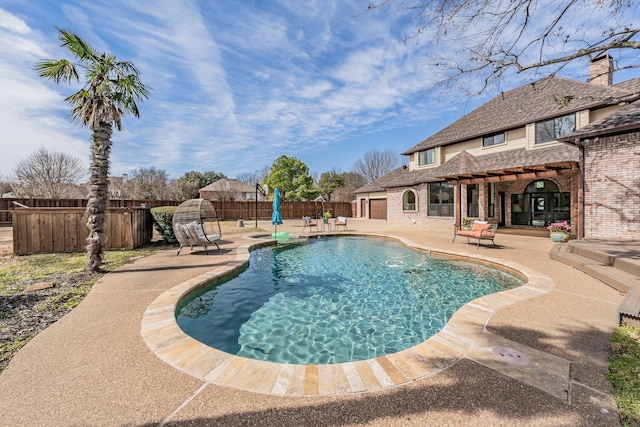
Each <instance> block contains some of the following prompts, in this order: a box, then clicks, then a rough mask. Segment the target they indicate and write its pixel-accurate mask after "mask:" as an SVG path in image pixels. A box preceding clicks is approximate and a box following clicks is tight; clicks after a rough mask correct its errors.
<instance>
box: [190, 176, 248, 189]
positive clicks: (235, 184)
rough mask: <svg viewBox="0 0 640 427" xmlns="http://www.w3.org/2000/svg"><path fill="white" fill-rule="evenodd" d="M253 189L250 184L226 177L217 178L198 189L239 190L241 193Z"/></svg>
mask: <svg viewBox="0 0 640 427" xmlns="http://www.w3.org/2000/svg"><path fill="white" fill-rule="evenodd" d="M254 190H255V189H254V188H253V187H252V186H250V185H247V184H245V183H244V182H242V181H238V180H237V179H226V178H222V179H219V180H217V181H215V182H212V183H211V184H209V185H207V186H206V187H202V188H201V189H200V191H239V192H241V193H250V192H252V191H254Z"/></svg>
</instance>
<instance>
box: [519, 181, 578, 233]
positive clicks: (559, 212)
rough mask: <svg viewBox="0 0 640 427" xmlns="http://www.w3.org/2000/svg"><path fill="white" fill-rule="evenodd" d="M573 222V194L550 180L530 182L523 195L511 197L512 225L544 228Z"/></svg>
mask: <svg viewBox="0 0 640 427" xmlns="http://www.w3.org/2000/svg"><path fill="white" fill-rule="evenodd" d="M570 220H571V193H570V192H561V191H560V189H559V188H558V185H557V184H556V183H555V182H553V181H550V180H548V179H539V180H537V181H532V182H530V183H529V184H528V185H527V187H526V188H525V189H524V193H523V194H512V195H511V224H513V225H532V226H538V227H543V226H547V225H549V224H550V223H552V222H557V221H570Z"/></svg>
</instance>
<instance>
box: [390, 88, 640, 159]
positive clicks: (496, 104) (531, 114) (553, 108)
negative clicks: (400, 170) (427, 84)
mask: <svg viewBox="0 0 640 427" xmlns="http://www.w3.org/2000/svg"><path fill="white" fill-rule="evenodd" d="M634 88H635V89H636V90H637V85H636V86H634V85H633V84H618V85H615V86H605V87H603V86H596V85H593V84H590V83H582V82H577V81H574V80H569V79H563V78H559V77H548V78H545V79H541V80H538V81H536V82H534V83H531V84H527V85H524V86H521V87H519V88H517V89H514V90H511V91H509V92H504V93H502V94H500V95H498V96H496V97H495V98H493V99H492V100H491V101H489V102H487V103H485V104H483V105H482V106H480V107H478V108H476V109H475V110H473V111H472V112H470V113H469V114H467V115H465V116H464V117H462V118H460V119H459V120H457V121H456V122H454V123H452V124H451V125H449V126H447V127H446V128H444V129H442V130H441V131H439V132H437V133H435V134H434V135H432V136H430V137H429V138H427V139H425V140H424V141H422V142H420V143H419V144H417V145H415V146H414V147H413V148H411V149H409V150H407V151H406V152H404V153H402V154H405V155H407V154H411V153H415V152H417V151H421V150H425V149H428V148H433V147H439V146H443V145H449V144H453V143H457V142H462V141H465V140H468V139H472V138H478V137H481V136H483V135H491V134H492V133H497V132H502V131H505V130H508V129H514V128H517V127H521V126H524V125H526V124H528V123H533V122H536V121H540V120H544V119H549V118H552V117H558V116H561V115H564V114H570V113H573V112H576V111H580V110H584V109H587V108H594V107H596V106H601V105H606V104H607V103H608V102H609V100H611V99H614V98H618V97H623V96H625V95H627V94H629V93H630V91H631V90H633V89H634ZM561 98H564V99H567V100H570V101H571V102H570V103H569V104H568V105H566V106H565V107H564V108H560V107H559V105H560V104H561V103H559V102H558V99H561Z"/></svg>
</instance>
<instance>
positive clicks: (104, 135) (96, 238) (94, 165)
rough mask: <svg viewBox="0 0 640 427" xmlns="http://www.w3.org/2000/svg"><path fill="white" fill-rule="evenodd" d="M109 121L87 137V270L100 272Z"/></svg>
mask: <svg viewBox="0 0 640 427" xmlns="http://www.w3.org/2000/svg"><path fill="white" fill-rule="evenodd" d="M111 133H112V128H111V124H109V123H105V122H100V123H99V124H98V126H97V127H95V128H94V129H93V135H92V136H91V138H92V140H93V142H92V144H91V166H90V172H91V176H90V178H89V185H90V195H89V201H88V203H87V211H86V212H87V217H88V219H87V228H88V229H89V237H88V238H87V246H86V252H87V269H89V270H91V271H95V272H98V271H100V266H101V265H102V252H103V250H102V246H103V245H104V243H105V242H106V241H107V236H106V235H105V234H104V227H105V223H106V218H107V204H108V202H109V194H108V191H109V181H108V179H109V154H110V152H111Z"/></svg>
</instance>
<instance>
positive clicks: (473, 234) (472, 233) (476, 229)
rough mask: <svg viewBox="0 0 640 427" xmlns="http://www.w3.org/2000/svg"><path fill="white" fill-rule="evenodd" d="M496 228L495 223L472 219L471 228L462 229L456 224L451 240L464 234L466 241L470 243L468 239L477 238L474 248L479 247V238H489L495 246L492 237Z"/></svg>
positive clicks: (494, 235)
mask: <svg viewBox="0 0 640 427" xmlns="http://www.w3.org/2000/svg"><path fill="white" fill-rule="evenodd" d="M497 230H498V225H497V224H489V223H487V222H486V221H474V222H473V227H472V228H471V230H462V229H460V227H458V226H457V225H454V227H453V240H452V241H451V243H453V242H455V241H456V237H458V236H464V237H466V238H467V243H471V241H470V240H469V239H478V245H477V248H476V249H479V248H480V241H481V240H491V243H493V246H496V242H494V240H493V239H494V238H495V237H496V231H497Z"/></svg>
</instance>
